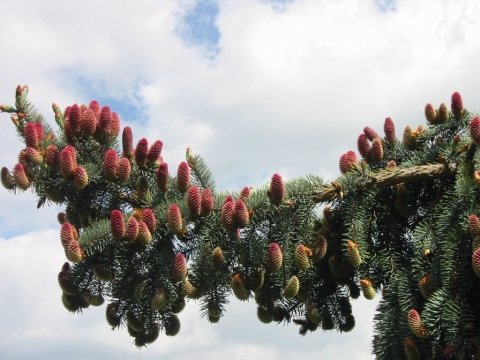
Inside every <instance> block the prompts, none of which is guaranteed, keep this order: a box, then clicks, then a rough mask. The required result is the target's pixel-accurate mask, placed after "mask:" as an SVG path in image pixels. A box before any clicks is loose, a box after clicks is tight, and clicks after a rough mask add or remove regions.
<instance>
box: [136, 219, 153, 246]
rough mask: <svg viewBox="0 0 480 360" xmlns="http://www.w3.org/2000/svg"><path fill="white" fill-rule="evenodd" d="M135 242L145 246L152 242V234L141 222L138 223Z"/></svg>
mask: <svg viewBox="0 0 480 360" xmlns="http://www.w3.org/2000/svg"><path fill="white" fill-rule="evenodd" d="M136 241H137V242H138V243H139V244H141V245H145V246H146V245H148V244H150V243H151V242H152V234H151V233H150V230H148V226H147V224H145V222H143V221H139V222H138V236H137V239H136Z"/></svg>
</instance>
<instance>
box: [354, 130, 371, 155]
mask: <svg viewBox="0 0 480 360" xmlns="http://www.w3.org/2000/svg"><path fill="white" fill-rule="evenodd" d="M357 148H358V152H359V153H360V155H361V156H362V158H364V159H368V158H369V156H370V149H371V147H370V141H369V140H368V138H367V136H366V135H365V134H360V135H358V139H357Z"/></svg>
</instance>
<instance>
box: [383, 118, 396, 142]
mask: <svg viewBox="0 0 480 360" xmlns="http://www.w3.org/2000/svg"><path fill="white" fill-rule="evenodd" d="M383 131H384V132H385V138H386V139H387V141H390V142H393V141H395V140H396V139H397V136H396V135H395V124H394V123H393V120H392V119H391V118H389V117H388V118H386V119H385V123H384V124H383Z"/></svg>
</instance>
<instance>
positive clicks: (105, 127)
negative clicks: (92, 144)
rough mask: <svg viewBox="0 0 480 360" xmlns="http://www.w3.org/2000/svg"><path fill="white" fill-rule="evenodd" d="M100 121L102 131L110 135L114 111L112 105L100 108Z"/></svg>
mask: <svg viewBox="0 0 480 360" xmlns="http://www.w3.org/2000/svg"><path fill="white" fill-rule="evenodd" d="M98 123H99V125H100V131H101V132H102V133H103V134H104V135H110V133H111V131H112V113H111V111H110V107H108V106H104V107H102V109H101V110H100V119H99V121H98Z"/></svg>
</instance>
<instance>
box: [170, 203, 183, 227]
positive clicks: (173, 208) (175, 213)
mask: <svg viewBox="0 0 480 360" xmlns="http://www.w3.org/2000/svg"><path fill="white" fill-rule="evenodd" d="M167 220H168V229H169V230H170V231H171V232H172V233H174V234H180V233H181V232H182V228H183V222H182V214H181V213H180V208H179V207H178V205H177V204H172V205H170V207H169V208H168V213H167Z"/></svg>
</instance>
